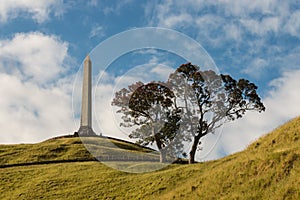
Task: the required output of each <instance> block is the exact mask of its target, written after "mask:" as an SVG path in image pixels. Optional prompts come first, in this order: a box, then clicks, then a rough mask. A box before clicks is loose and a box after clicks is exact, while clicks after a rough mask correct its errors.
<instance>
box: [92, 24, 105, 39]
mask: <svg viewBox="0 0 300 200" xmlns="http://www.w3.org/2000/svg"><path fill="white" fill-rule="evenodd" d="M103 36H105V32H104V28H103V27H102V26H100V25H99V24H95V25H94V26H93V27H92V30H91V32H90V38H93V37H99V38H101V37H103Z"/></svg>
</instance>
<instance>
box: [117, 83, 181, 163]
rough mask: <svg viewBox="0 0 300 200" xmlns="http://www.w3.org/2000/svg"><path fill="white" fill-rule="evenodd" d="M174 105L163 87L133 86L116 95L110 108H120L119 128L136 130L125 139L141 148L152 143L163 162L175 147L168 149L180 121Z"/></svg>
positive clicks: (149, 85) (166, 89)
mask: <svg viewBox="0 0 300 200" xmlns="http://www.w3.org/2000/svg"><path fill="white" fill-rule="evenodd" d="M175 102H176V101H175V95H174V94H173V92H172V91H171V90H170V89H169V88H168V87H167V86H165V84H163V83H155V82H151V83H148V84H146V85H144V84H143V83H142V82H137V83H135V84H132V85H130V86H128V89H126V88H123V89H121V90H120V91H118V92H116V93H115V97H114V99H113V101H112V105H113V106H117V107H120V109H119V110H118V111H117V112H118V113H122V120H123V122H122V123H121V124H120V125H121V126H125V127H133V126H138V128H136V129H135V130H134V131H132V133H131V134H130V135H129V137H130V138H134V139H139V140H138V143H139V144H142V145H148V144H153V143H155V144H156V146H157V148H158V150H159V152H160V162H165V161H166V155H167V153H168V152H173V153H175V151H174V150H175V149H178V143H177V144H176V145H170V144H171V143H172V141H173V139H174V138H175V136H176V130H177V129H178V126H179V125H178V122H179V120H180V110H179V109H177V107H176V104H175Z"/></svg>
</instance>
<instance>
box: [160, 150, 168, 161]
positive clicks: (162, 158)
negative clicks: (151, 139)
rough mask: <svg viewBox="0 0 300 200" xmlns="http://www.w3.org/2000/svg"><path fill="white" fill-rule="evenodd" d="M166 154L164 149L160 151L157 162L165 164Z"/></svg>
mask: <svg viewBox="0 0 300 200" xmlns="http://www.w3.org/2000/svg"><path fill="white" fill-rule="evenodd" d="M166 161H167V159H166V152H165V150H164V149H160V157H159V162H161V163H164V162H166Z"/></svg>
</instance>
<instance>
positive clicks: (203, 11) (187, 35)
mask: <svg viewBox="0 0 300 200" xmlns="http://www.w3.org/2000/svg"><path fill="white" fill-rule="evenodd" d="M147 27H156V28H157V29H158V30H160V31H161V33H163V34H162V37H158V36H157V35H155V34H152V32H151V30H152V29H151V28H150V29H147ZM140 30H142V31H144V32H143V34H142V35H141V36H140V38H139V39H137V40H133V39H134V38H133V37H132V35H134V34H135V33H136V32H138V31H140ZM164 31H166V32H164ZM164 33H166V34H164ZM123 36H124V37H123ZM172 36H174V37H175V36H176V37H179V39H178V41H177V42H176V41H175V40H174V37H173V39H172ZM182 37H184V39H182ZM153 38H156V39H155V41H154V39H153ZM183 41H187V42H192V43H193V42H194V43H197V44H200V47H199V48H201V49H200V51H201V53H200V54H201V55H200V54H196V53H197V52H198V51H197V50H195V49H193V48H191V45H188V47H187V46H186V45H185V43H184V42H183ZM113 42H115V43H113ZM144 42H149V43H147V44H144ZM152 43H155V45H153V46H151V44H152ZM131 44H134V45H136V46H134V45H133V46H131ZM105 45H106V46H105ZM147 45H148V46H147ZM168 45H171V46H168ZM162 46H163V48H161V47H162ZM123 47H124V51H121V49H122V48H123ZM125 47H126V48H125ZM149 47H151V48H149ZM181 47H182V48H181ZM172 48H175V49H176V50H174V51H173V50H172ZM119 50H120V52H119ZM178 52H179V53H178ZM195 52H196V53H195ZM87 54H91V58H92V62H93V75H94V76H93V88H94V91H95V95H94V101H93V103H94V104H93V107H94V113H93V119H94V121H93V126H94V129H95V131H96V132H102V133H104V134H105V135H110V134H111V136H115V137H119V138H124V139H125V138H126V137H127V136H126V133H128V130H126V129H123V128H120V127H119V126H118V122H119V119H120V116H117V115H116V114H114V111H115V110H114V108H112V107H111V106H110V104H109V101H110V100H111V98H112V95H113V92H114V91H116V90H117V89H119V88H122V87H124V86H126V84H127V85H128V84H130V83H132V82H133V81H137V80H139V79H141V80H143V81H150V80H151V79H153V78H155V80H165V79H166V78H167V76H168V74H169V73H170V72H172V70H174V69H176V67H178V66H179V65H180V64H182V63H184V62H187V61H190V59H196V58H199V59H200V57H201V59H202V58H203V59H205V62H204V61H203V62H200V63H197V59H196V60H195V62H196V64H199V65H203V66H202V67H205V66H206V65H208V66H209V67H208V68H213V69H217V71H218V72H220V73H224V74H230V75H231V76H232V77H234V78H235V79H239V78H246V79H248V80H250V81H252V82H254V83H255V84H256V85H257V86H258V93H259V95H260V96H261V97H262V101H263V103H264V104H265V106H266V112H264V113H257V112H248V113H247V114H246V115H245V116H244V117H243V118H242V119H239V120H236V121H233V122H230V123H227V124H225V125H224V127H223V128H222V130H220V131H219V132H218V133H216V134H215V135H212V136H209V137H207V138H204V140H205V142H204V143H205V144H204V146H203V151H201V152H198V159H205V160H206V159H216V158H220V157H223V156H225V155H228V154H231V153H234V152H237V151H241V150H243V149H244V148H246V147H247V145H249V144H250V143H251V142H253V141H254V140H255V139H257V138H258V137H260V136H262V135H263V134H266V133H267V132H269V131H271V130H273V129H275V128H276V127H278V126H279V125H281V124H283V123H285V122H287V121H289V120H290V119H292V118H294V117H296V116H299V115H300V106H299V102H300V92H299V90H300V89H299V86H300V78H299V77H300V2H299V1H297V0H295V1H292V0H290V1H289V0H288V1H279V0H265V1H260V0H252V1H248V0H241V1H229V0H217V1H204V0H186V1H179V0H177V1H176V0H166V1H159V0H153V1H138V0H122V1H121V0H120V1H114V0H109V1H108V0H101V1H100V0H86V1H84V0H81V1H63V0H39V1H35V0H0V93H1V94H2V95H1V98H0V127H1V129H2V130H1V133H0V143H1V144H11V143H34V142H39V141H43V140H45V139H48V138H51V137H54V136H58V135H63V134H72V133H73V132H74V131H77V130H78V128H79V118H80V95H81V93H80V92H81V82H80V81H81V79H80V78H81V76H82V62H83V60H84V58H85V56H86V55H87ZM112 55H115V56H116V57H114V58H113V57H112V58H113V59H111V60H109V59H108V57H109V56H112ZM105 59H107V60H105ZM201 59H200V60H201ZM101 62H103V63H104V62H107V63H106V64H105V65H104V64H103V65H104V66H102V65H100V64H99V63H101ZM208 63H210V64H208ZM200 67H201V66H200ZM104 102H106V104H105V103H104Z"/></svg>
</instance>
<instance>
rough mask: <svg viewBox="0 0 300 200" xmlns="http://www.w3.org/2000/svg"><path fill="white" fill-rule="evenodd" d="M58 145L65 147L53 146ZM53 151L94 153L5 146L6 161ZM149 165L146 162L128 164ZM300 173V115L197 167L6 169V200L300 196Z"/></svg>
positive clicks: (0, 177) (68, 144) (0, 187)
mask: <svg viewBox="0 0 300 200" xmlns="http://www.w3.org/2000/svg"><path fill="white" fill-rule="evenodd" d="M63 144H65V145H63ZM122 145H124V143H122ZM60 147H63V149H66V150H61V148H60ZM57 148H58V149H60V150H53V149H57ZM128 148H129V150H134V149H132V148H130V147H128ZM125 149H126V148H125ZM51 150H52V151H54V152H55V153H53V154H51V153H47V156H44V157H47V159H50V158H51V159H58V158H59V159H61V158H64V159H65V158H70V157H72V158H73V157H74V156H75V157H78V158H79V157H80V158H82V156H83V157H84V156H90V155H86V154H85V153H86V151H84V147H83V146H82V144H80V143H78V140H76V139H74V138H65V139H58V140H53V141H51V140H50V141H45V142H43V143H39V144H31V145H0V156H1V157H0V158H1V164H3V163H4V164H5V163H16V162H24V161H27V160H34V159H37V157H38V156H36V155H40V158H39V159H45V158H41V157H43V156H42V155H44V154H43V153H46V152H52V151H51ZM135 150H137V149H135ZM37 151H39V153H38V152H37ZM145 151H146V150H145ZM83 152H85V153H83ZM77 153H78V154H77ZM48 154H49V155H48ZM65 154H67V155H68V156H67V155H65ZM117 164H118V163H114V162H111V165H117ZM124 165H125V166H126V163H124ZM149 165H151V163H146V162H145V163H142V164H141V163H136V164H135V165H129V166H128V167H129V168H130V167H136V168H142V167H147V166H149ZM299 177H300V118H297V119H294V120H292V121H290V122H288V123H286V124H285V125H283V126H281V127H279V128H277V129H275V130H274V131H273V132H271V133H269V134H267V135H266V136H264V137H262V138H260V139H258V140H257V141H256V142H254V143H253V144H251V145H250V146H249V147H248V148H247V149H245V150H244V151H242V152H239V153H236V154H233V155H230V156H227V157H225V158H222V159H219V160H215V161H209V162H205V163H198V164H194V165H178V164H177V165H175V164H174V165H169V166H168V167H166V168H164V169H162V170H159V171H155V172H150V173H142V174H133V173H126V172H120V171H117V170H114V169H112V168H109V167H107V166H106V165H104V164H102V163H99V162H95V161H91V162H75V163H58V164H47V165H33V166H19V167H8V168H2V169H0V199H39V198H42V197H43V198H44V199H300V178H299Z"/></svg>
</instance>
